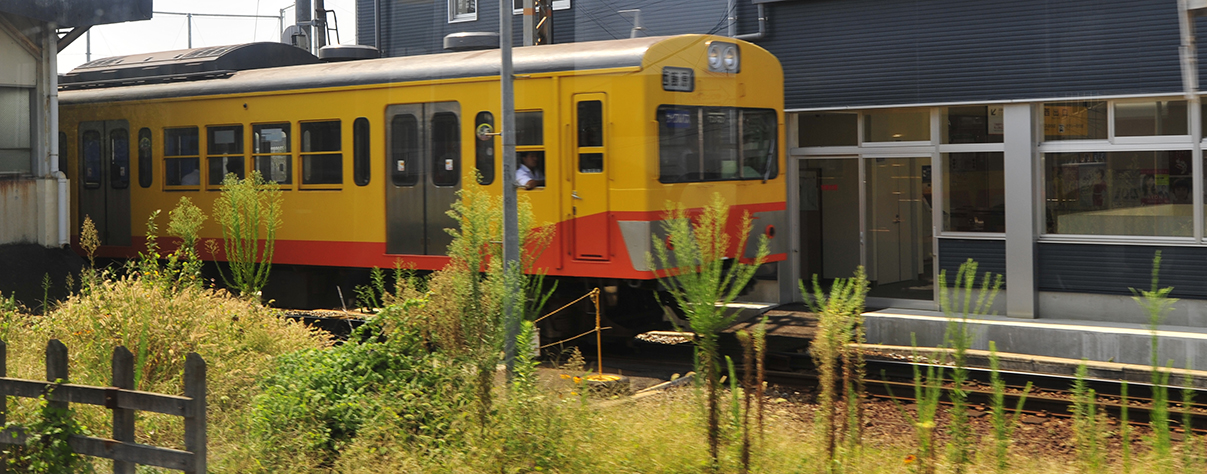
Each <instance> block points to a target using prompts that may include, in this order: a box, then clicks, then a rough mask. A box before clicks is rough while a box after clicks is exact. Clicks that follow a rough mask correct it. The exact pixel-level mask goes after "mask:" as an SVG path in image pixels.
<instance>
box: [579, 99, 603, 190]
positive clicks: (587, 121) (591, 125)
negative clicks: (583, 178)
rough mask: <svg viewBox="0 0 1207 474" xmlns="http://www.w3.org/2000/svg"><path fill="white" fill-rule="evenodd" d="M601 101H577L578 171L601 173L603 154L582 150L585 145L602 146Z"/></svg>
mask: <svg viewBox="0 0 1207 474" xmlns="http://www.w3.org/2000/svg"><path fill="white" fill-rule="evenodd" d="M603 133H604V126H603V102H601V101H598V100H584V101H582V102H579V103H578V148H579V153H578V171H579V172H580V173H603V170H604V155H603V153H599V152H588V151H587V150H583V148H587V147H602V146H603V143H604V139H603Z"/></svg>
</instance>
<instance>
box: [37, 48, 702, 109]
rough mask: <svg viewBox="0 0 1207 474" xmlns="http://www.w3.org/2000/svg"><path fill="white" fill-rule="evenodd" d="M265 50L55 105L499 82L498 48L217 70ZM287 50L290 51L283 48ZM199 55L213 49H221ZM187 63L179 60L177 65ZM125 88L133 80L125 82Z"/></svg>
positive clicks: (639, 52)
mask: <svg viewBox="0 0 1207 474" xmlns="http://www.w3.org/2000/svg"><path fill="white" fill-rule="evenodd" d="M695 36H699V35H695ZM667 39H668V37H647V38H633V39H622V40H609V41H593V42H582V43H566V44H552V45H543V46H528V47H520V48H515V49H514V50H513V53H512V63H513V68H514V70H515V74H537V73H545V72H557V71H573V70H591V69H607V68H621V67H640V66H641V65H642V60H643V59H644V58H645V54H646V52H647V51H648V50H649V49H650V48H651V47H652V46H654V45H655V44H657V43H659V42H662V41H665V40H667ZM263 44H267V43H252V44H250V45H235V46H230V47H224V48H230V49H229V51H226V52H225V53H223V52H222V51H215V53H218V54H216V55H215V54H210V55H209V56H205V57H207V58H210V62H211V64H212V68H213V69H214V70H215V71H220V72H221V73H220V74H219V73H214V74H211V75H210V76H209V77H208V78H206V79H205V80H192V81H182V82H170V83H140V84H137V85H123V86H120V87H103V88H89V89H84V90H70V89H71V88H70V87H67V88H64V90H63V92H62V94H60V102H61V103H62V104H77V103H95V102H112V101H131V100H151V99H164V98H173V97H194V96H208V95H223V94H242V93H256V92H270V91H282V90H297V89H318V88H328V87H345V86H356V85H370V84H388V83H395V82H410V81H424V80H439V79H456V78H467V77H485V76H497V75H499V68H500V63H501V58H500V51H499V50H497V49H496V50H484V51H469V52H458V53H443V54H430V55H420V56H404V57H395V58H381V59H365V60H359V61H348V62H334V63H319V64H306V65H296V66H282V67H261V68H256V69H245V70H229V69H227V70H223V69H222V68H221V67H220V65H219V63H220V62H221V61H222V59H221V55H222V54H230V53H231V52H239V51H244V52H245V53H246V52H247V51H265V49H264V48H249V46H252V45H263ZM286 47H288V48H293V47H292V46H287V45H286ZM204 49H207V50H209V49H214V50H217V49H220V48H204ZM293 49H297V48H293ZM185 51H186V52H187V51H196V50H185ZM298 51H301V50H300V49H299V50H298ZM170 53H171V54H169V53H156V54H151V55H148V54H142V55H132V56H124V57H120V58H118V59H121V60H122V61H123V62H125V61H128V60H130V59H141V58H144V57H161V58H165V60H167V59H166V58H171V57H174V56H177V55H179V54H180V53H181V51H174V52H170ZM303 53H304V51H303ZM186 54H187V53H186ZM307 54H308V53H307ZM111 59H114V58H107V59H101V60H97V61H93V62H90V63H87V64H85V65H83V66H80V68H77V69H75V70H72V72H70V73H68V75H72V74H76V73H77V71H79V70H81V69H85V68H89V69H94V70H95V69H98V68H104V67H105V66H106V64H104V62H105V61H110V60H111ZM187 59H188V58H183V56H181V58H179V59H177V60H176V61H179V60H187ZM81 72H83V71H81ZM203 77H204V76H203ZM125 82H131V81H130V79H129V78H126V80H125ZM77 85H78V84H77Z"/></svg>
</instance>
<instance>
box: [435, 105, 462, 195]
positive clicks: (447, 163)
mask: <svg viewBox="0 0 1207 474" xmlns="http://www.w3.org/2000/svg"><path fill="white" fill-rule="evenodd" d="M457 122H458V120H457V114H455V113H452V112H440V113H437V114H435V115H433V116H432V169H431V170H432V173H431V174H432V184H435V185H436V186H456V185H457V183H458V182H459V181H460V180H461V134H460V129H459V127H458V126H457Z"/></svg>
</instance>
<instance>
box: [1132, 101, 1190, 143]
mask: <svg viewBox="0 0 1207 474" xmlns="http://www.w3.org/2000/svg"><path fill="white" fill-rule="evenodd" d="M1189 117H1190V116H1189V114H1187V110H1186V101H1184V100H1157V101H1144V102H1130V101H1129V102H1116V103H1115V136H1116V137H1146V136H1157V135H1189V134H1190V127H1189Z"/></svg>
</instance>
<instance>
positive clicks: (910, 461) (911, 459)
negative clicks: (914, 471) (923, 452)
mask: <svg viewBox="0 0 1207 474" xmlns="http://www.w3.org/2000/svg"><path fill="white" fill-rule="evenodd" d="M917 460H918V457H917V456H914V455H913V454H910V455H909V456H906V457H905V459H904V461H905V464H913V463H914V461H917Z"/></svg>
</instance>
